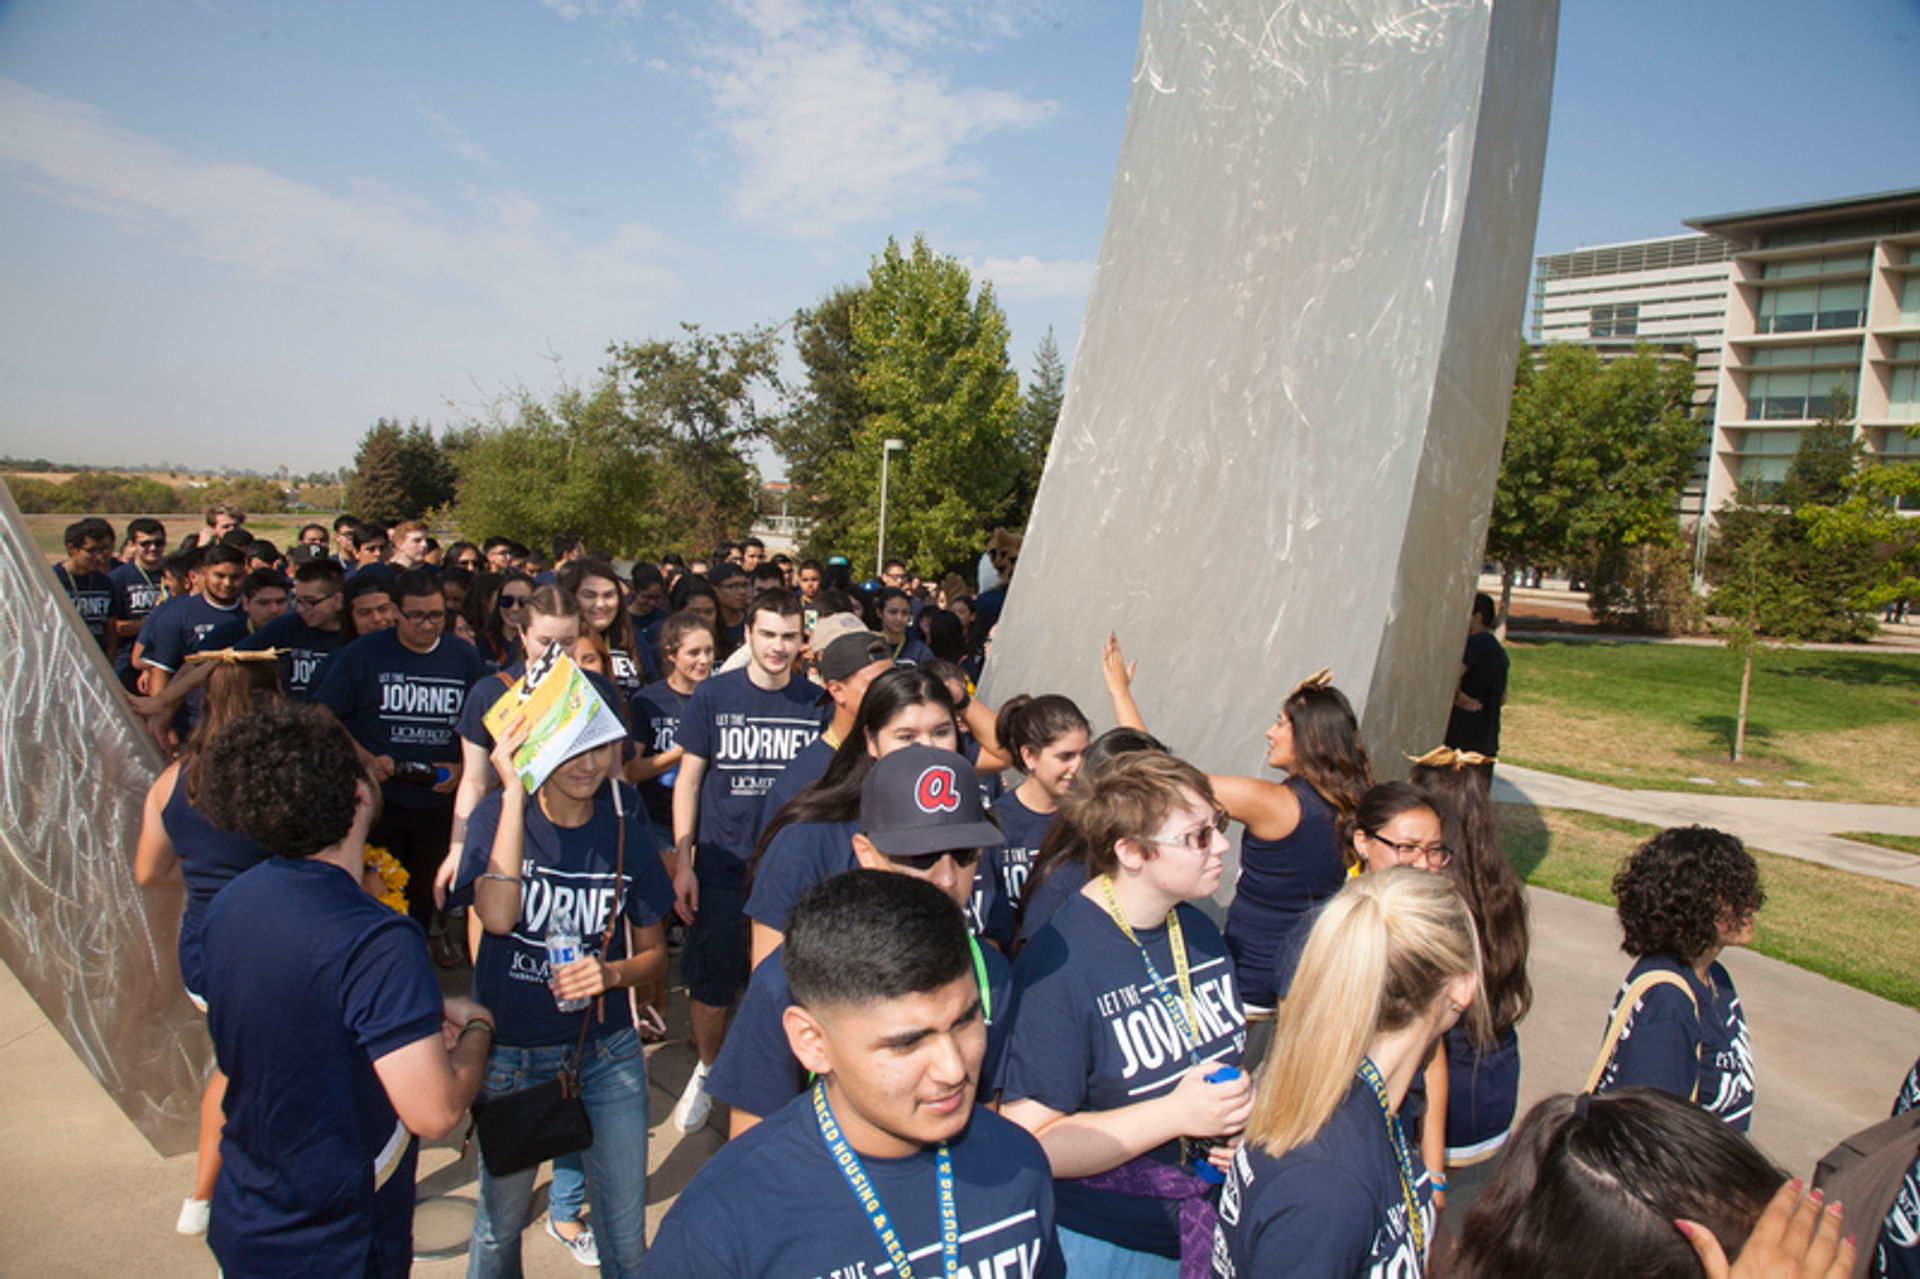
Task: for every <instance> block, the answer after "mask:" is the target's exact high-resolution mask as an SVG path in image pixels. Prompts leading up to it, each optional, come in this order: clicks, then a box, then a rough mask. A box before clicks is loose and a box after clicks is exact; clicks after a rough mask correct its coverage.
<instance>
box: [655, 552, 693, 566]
mask: <svg viewBox="0 0 1920 1279" xmlns="http://www.w3.org/2000/svg"><path fill="white" fill-rule="evenodd" d="M669 564H671V565H672V566H673V567H675V568H678V569H684V568H686V566H687V561H686V560H685V559H683V558H681V555H680V552H678V551H668V552H667V553H666V554H665V555H662V556H661V557H660V567H661V568H665V567H667V566H668V565H669Z"/></svg>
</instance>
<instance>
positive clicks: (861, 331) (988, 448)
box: [809, 236, 1020, 576]
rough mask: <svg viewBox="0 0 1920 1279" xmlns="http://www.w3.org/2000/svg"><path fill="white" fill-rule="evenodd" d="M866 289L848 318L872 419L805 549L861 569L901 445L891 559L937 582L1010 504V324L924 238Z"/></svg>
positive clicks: (891, 512)
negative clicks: (886, 458) (848, 559)
mask: <svg viewBox="0 0 1920 1279" xmlns="http://www.w3.org/2000/svg"><path fill="white" fill-rule="evenodd" d="M868 288H869V293H868V296H867V297H866V299H865V300H864V301H862V302H861V303H860V304H859V305H858V306H857V307H856V308H855V309H854V312H853V351H854V354H855V357H856V358H857V360H858V362H859V366H860V373H859V386H860V391H861V393H862V395H863V396H864V397H865V399H866V402H867V405H868V407H869V410H870V411H869V412H868V413H867V415H866V417H865V418H864V419H863V420H862V421H861V423H860V425H859V427H858V428H857V429H856V430H855V431H854V433H853V439H852V442H851V446H850V447H849V448H848V449H847V450H846V451H845V452H843V453H841V454H840V455H839V456H837V457H835V458H833V459H831V461H830V463H829V465H828V467H827V469H826V472H825V474H824V475H823V476H822V477H821V481H820V485H819V491H820V492H821V493H822V494H823V497H824V502H823V505H826V506H828V507H829V509H830V510H832V511H833V513H834V514H833V516H832V517H831V518H828V517H826V516H823V517H822V518H821V519H820V520H819V521H818V522H817V523H816V524H815V526H814V530H813V535H812V538H811V539H810V542H809V545H810V547H817V548H833V549H839V550H843V551H846V552H847V553H848V554H849V555H852V556H854V557H855V563H856V565H859V564H862V563H864V560H863V559H862V558H861V557H863V556H864V555H865V554H866V553H867V548H869V547H872V546H874V545H875V544H876V539H877V536H878V531H879V516H880V509H879V508H880V502H879V490H880V460H881V449H882V446H883V444H884V442H885V441H886V440H889V439H898V440H901V441H903V442H904V444H905V449H904V450H903V451H900V452H897V453H896V454H895V455H894V458H893V460H892V462H891V464H890V475H889V480H888V491H887V552H888V554H890V555H897V556H899V557H900V558H901V559H904V560H906V561H908V562H909V563H911V564H912V565H913V566H914V567H915V568H916V569H917V570H918V571H919V572H920V573H921V574H922V575H923V576H931V575H934V574H937V573H940V572H943V571H946V570H948V569H953V568H958V567H962V566H964V565H966V563H967V562H968V561H969V560H970V559H972V558H973V557H974V556H975V555H976V554H977V553H978V548H979V545H980V541H981V533H982V531H983V530H984V529H986V528H989V527H991V526H992V525H993V524H994V523H995V522H997V521H999V520H1002V519H1004V518H1005V516H1006V514H1007V512H1008V510H1009V506H1010V503H1011V500H1012V497H1013V490H1014V484H1015V482H1016V478H1017V475H1018V472H1019V455H1018V454H1017V452H1016V451H1015V447H1014V425H1015V419H1016V417H1017V416H1018V413H1019V406H1020V386H1019V379H1018V378H1017V377H1016V376H1015V375H1014V372H1013V369H1012V367H1011V366H1010V365H1009V363H1008V361H1007V321H1006V316H1005V315H1004V314H1003V313H1002V312H1001V310H1000V307H999V305H998V304H997V303H996V302H995V301H994V297H993V289H992V286H990V285H986V284H982V285H981V286H980V288H979V289H978V291H977V292H976V291H975V289H974V287H973V280H972V277H971V276H970V275H969V274H968V272H967V269H966V268H965V267H963V266H961V265H960V263H959V262H958V261H956V260H955V259H953V258H951V257H947V256H944V255H938V254H935V253H934V252H933V250H932V249H930V248H928V247H927V243H926V240H925V238H924V237H920V236H916V237H915V238H914V242H913V247H912V249H911V250H910V251H909V252H902V251H901V248H900V246H899V244H898V242H896V241H894V240H888V241H887V247H886V249H885V251H884V252H882V253H881V254H880V255H879V256H877V257H876V258H875V259H874V261H873V266H872V268H871V269H870V271H869V272H868Z"/></svg>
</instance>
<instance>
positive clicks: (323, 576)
mask: <svg viewBox="0 0 1920 1279" xmlns="http://www.w3.org/2000/svg"><path fill="white" fill-rule="evenodd" d="M293 580H294V581H296V582H298V583H300V584H301V585H302V586H307V585H312V584H315V583H325V584H326V585H327V586H330V587H332V588H333V589H334V590H336V591H337V590H339V589H340V584H341V583H342V582H345V581H346V580H347V570H346V569H344V568H342V567H341V566H340V561H339V560H331V559H329V560H309V561H308V562H307V563H305V564H302V565H300V567H298V568H296V569H294V570H293Z"/></svg>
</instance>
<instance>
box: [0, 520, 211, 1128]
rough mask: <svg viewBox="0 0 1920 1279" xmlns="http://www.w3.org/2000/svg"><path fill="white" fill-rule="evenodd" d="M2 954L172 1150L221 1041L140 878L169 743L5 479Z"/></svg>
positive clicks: (175, 922) (170, 927)
mask: <svg viewBox="0 0 1920 1279" xmlns="http://www.w3.org/2000/svg"><path fill="white" fill-rule="evenodd" d="M0 654H3V655H4V656H0V959H4V960H5V961H6V964H7V966H8V967H9V968H11V969H12V970H13V974H14V976H15V977H17V978H18V979H19V981H20V984H21V985H22V986H24V987H25V988H26V990H27V993H28V994H29V995H31V996H32V997H33V1000H34V1002H35V1003H37V1004H39V1005H40V1008H41V1011H42V1012H44V1013H45V1014H46V1016H47V1020H48V1021H50V1022H52V1023H53V1025H54V1027H55V1028H56V1029H57V1030H59V1032H60V1034H61V1035H62V1036H63V1037H64V1038H65V1039H66V1041H67V1043H68V1044H70V1045H72V1047H73V1051H74V1052H75V1053H76V1054H77V1055H78V1056H79V1058H80V1060H81V1062H82V1063H83V1064H84V1065H85V1066H86V1067H87V1069H88V1070H91V1071H92V1072H93V1074H94V1077H95V1078H97V1079H98V1080H99V1081H100V1083H101V1086H102V1087H104V1088H105V1089H106V1090H107V1092H108V1094H109V1095H110V1096H112V1098H113V1099H114V1101H115V1102H116V1103H118V1104H119V1106H120V1109H122V1110H123V1111H125V1112H126V1114H127V1117H128V1118H129V1119H131V1120H133V1122H134V1125H135V1126H136V1127H138V1128H139V1129H140V1131H141V1133H142V1134H143V1135H144V1136H145V1137H146V1138H147V1140H148V1141H149V1142H151V1143H152V1144H153V1147H154V1149H156V1150H158V1151H159V1152H160V1153H161V1154H163V1155H175V1154H180V1153H181V1152H183V1151H188V1150H192V1149H193V1148H194V1140H195V1134H196V1133H197V1131H198V1125H199V1115H200V1089H201V1085H202V1084H203V1083H204V1081H205V1079H206V1070H207V1066H208V1063H209V1062H210V1060H211V1057H212V1053H211V1051H210V1048H209V1045H208V1043H207V1034H206V1029H205V1025H204V1023H203V1022H202V1020H201V1018H200V1015H199V1014H198V1013H197V1012H195V1011H194V1009H193V1005H192V1004H190V1003H188V1002H187V996H186V992H185V990H184V989H183V988H182V987H181V985H180V965H179V961H178V959H177V958H176V957H175V953H174V944H175V940H176V938H177V937H178V936H179V926H180V911H181V907H182V905H183V903H184V894H183V891H182V890H181V889H179V888H171V889H166V888H162V889H148V890H142V889H141V888H140V887H139V886H137V885H136V884H135V883H134V882H133V848H134V843H135V841H136V840H137V839H138V837H139V834H140V814H141V806H142V804H143V803H144V802H145V800H146V796H147V788H148V787H149V786H150V785H152V783H153V779H154V778H155V777H156V776H157V775H158V774H159V772H160V768H161V759H160V752H159V751H158V749H156V748H155V746H154V745H153V743H152V741H151V740H149V739H148V737H147V736H146V734H145V732H143V731H142V729H141V728H140V725H139V722H138V721H137V720H135V719H134V717H133V715H132V713H131V712H130V711H129V710H128V709H127V707H126V704H125V702H124V701H122V699H121V697H120V682H119V681H118V680H117V679H115V678H114V675H113V671H112V670H111V668H109V667H108V665H107V662H106V658H105V657H104V656H103V655H102V654H101V652H100V646H99V645H98V644H96V643H94V641H93V637H92V636H90V635H88V634H87V631H86V627H85V626H83V625H82V624H81V622H80V618H79V615H78V614H76V613H75V612H74V611H73V608H72V607H71V606H70V605H69V604H68V603H67V600H66V597H65V595H64V594H62V593H61V591H60V588H59V585H58V583H57V582H55V580H54V578H53V575H52V573H51V572H50V571H49V570H48V568H47V561H46V556H44V555H42V554H41V553H40V550H39V548H38V547H37V546H35V545H34V541H33V535H32V534H31V533H30V532H28V530H27V526H26V524H25V522H24V521H23V520H22V519H21V518H20V510H19V508H18V507H17V506H15V505H14V502H13V496H12V494H10V493H8V492H7V491H6V489H5V486H3V485H0Z"/></svg>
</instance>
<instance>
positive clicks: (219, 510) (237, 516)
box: [207, 502, 247, 528]
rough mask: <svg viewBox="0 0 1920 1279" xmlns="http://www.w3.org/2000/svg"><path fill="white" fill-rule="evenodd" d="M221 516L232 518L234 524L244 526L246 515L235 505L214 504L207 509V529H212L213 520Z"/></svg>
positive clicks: (226, 503)
mask: <svg viewBox="0 0 1920 1279" xmlns="http://www.w3.org/2000/svg"><path fill="white" fill-rule="evenodd" d="M221 515H230V516H232V517H233V522H234V523H235V524H245V523H246V522H247V513H246V512H245V511H243V510H241V509H240V507H239V506H238V505H237V504H236V503H233V502H215V503H214V504H213V505H212V506H209V507H208V508H207V527H208V528H212V527H213V521H214V519H215V518H216V517H217V516H221Z"/></svg>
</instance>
